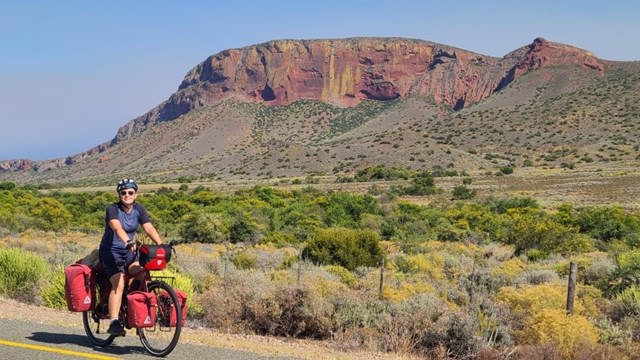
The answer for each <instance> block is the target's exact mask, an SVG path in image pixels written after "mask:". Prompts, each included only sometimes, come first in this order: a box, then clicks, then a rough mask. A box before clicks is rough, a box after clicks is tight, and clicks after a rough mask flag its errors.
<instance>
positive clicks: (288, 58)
mask: <svg viewBox="0 0 640 360" xmlns="http://www.w3.org/2000/svg"><path fill="white" fill-rule="evenodd" d="M566 63H569V64H576V65H579V66H585V67H588V68H591V69H594V71H600V72H602V71H604V65H603V64H602V62H601V61H600V60H599V59H597V58H596V57H595V56H593V55H592V54H591V53H589V52H588V51H585V50H581V49H577V48H574V47H571V46H568V45H562V44H557V43H552V42H548V41H546V40H544V39H542V38H538V39H535V40H534V42H533V43H532V44H531V45H528V46H525V47H522V48H520V49H517V50H515V51H513V52H511V53H510V54H507V55H506V56H505V57H503V58H495V57H490V56H485V55H480V54H476V53H473V52H470V51H465V50H461V49H457V48H453V47H450V46H446V45H440V44H436V43H432V42H428V41H423V40H413V39H401V38H351V39H338V40H276V41H270V42H267V43H264V44H259V45H255V46H248V47H245V48H241V49H231V50H225V51H222V52H220V53H218V54H215V55H213V56H211V57H209V58H208V59H206V60H205V61H204V62H202V63H200V64H198V65H197V66H196V67H195V68H193V69H192V70H191V71H189V72H188V73H187V75H186V76H185V78H184V80H183V81H182V84H181V85H180V87H179V89H178V91H177V92H176V93H174V94H173V95H171V97H170V98H169V99H168V100H167V101H165V102H163V103H162V104H160V105H158V106H157V107H156V108H154V109H152V110H150V111H149V112H148V113H146V114H145V115H143V116H140V117H138V118H136V119H134V120H132V121H130V122H129V123H127V124H126V125H124V126H123V127H121V128H120V129H119V131H118V133H117V135H116V136H115V137H114V139H113V140H112V141H110V142H107V143H104V144H101V145H99V146H96V147H94V148H92V149H90V150H89V151H87V152H84V153H81V154H77V155H74V156H71V157H68V158H66V159H58V161H51V160H49V161H45V162H37V163H31V162H29V163H26V162H25V163H22V162H21V161H18V162H19V163H16V161H14V162H12V163H9V162H5V163H2V164H0V171H8V170H9V171H10V170H12V169H33V170H38V169H40V168H51V167H56V166H65V165H69V164H73V163H74V162H77V161H81V160H82V159H83V158H85V157H88V156H91V155H94V154H96V153H100V152H102V151H104V150H105V149H106V148H108V147H110V146H112V145H114V144H116V143H118V142H120V141H121V140H123V139H126V138H128V137H131V136H133V135H135V134H137V133H139V132H142V131H144V130H146V129H148V128H149V127H151V126H153V125H154V124H156V123H158V122H161V121H170V120H173V119H176V118H177V117H179V116H180V115H183V114H185V113H187V112H189V111H190V110H192V109H195V108H198V107H200V106H205V105H208V104H213V103H216V102H218V101H220V100H223V99H227V98H234V99H236V100H238V101H247V102H262V103H265V104H269V105H283V104H289V103H291V102H294V101H296V100H299V99H317V100H321V101H324V102H327V103H330V104H334V105H337V106H354V105H356V104H358V103H359V102H360V101H362V100H363V99H376V100H390V99H395V98H399V97H405V96H408V95H422V96H428V97H432V98H433V99H434V100H435V101H436V102H439V103H444V104H447V105H450V106H452V107H453V108H455V109H461V108H463V107H465V106H468V105H469V104H472V103H475V102H478V101H480V100H482V99H484V98H486V97H488V96H490V95H491V94H492V93H493V92H495V91H497V90H500V89H501V88H503V87H504V86H506V85H508V84H509V83H511V82H513V81H514V80H516V79H517V78H518V77H520V76H522V75H523V74H525V73H527V72H528V71H530V70H532V69H537V68H540V67H544V66H550V65H557V64H566Z"/></svg>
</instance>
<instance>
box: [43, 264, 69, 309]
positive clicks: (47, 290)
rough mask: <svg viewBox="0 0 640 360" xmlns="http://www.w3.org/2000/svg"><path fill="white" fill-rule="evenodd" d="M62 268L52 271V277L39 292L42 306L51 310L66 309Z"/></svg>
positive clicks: (58, 267)
mask: <svg viewBox="0 0 640 360" xmlns="http://www.w3.org/2000/svg"><path fill="white" fill-rule="evenodd" d="M64 282H65V277H64V267H62V266H57V267H56V268H55V269H54V270H53V274H52V277H51V278H50V279H49V281H48V282H47V284H46V285H45V286H44V287H43V288H42V289H41V290H40V298H42V304H43V305H44V306H46V307H49V308H53V309H66V308H67V301H66V299H65V295H64Z"/></svg>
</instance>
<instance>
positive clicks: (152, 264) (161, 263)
mask: <svg viewBox="0 0 640 360" xmlns="http://www.w3.org/2000/svg"><path fill="white" fill-rule="evenodd" d="M170 259H171V246H170V245H165V244H162V245H147V244H144V245H142V246H140V265H142V266H144V267H145V268H146V269H147V270H162V269H164V268H165V267H166V266H167V263H168V262H169V260H170Z"/></svg>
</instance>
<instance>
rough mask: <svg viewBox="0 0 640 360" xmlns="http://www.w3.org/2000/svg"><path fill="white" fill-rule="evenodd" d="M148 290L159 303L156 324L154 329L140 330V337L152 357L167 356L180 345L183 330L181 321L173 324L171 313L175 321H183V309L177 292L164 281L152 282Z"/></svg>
mask: <svg viewBox="0 0 640 360" xmlns="http://www.w3.org/2000/svg"><path fill="white" fill-rule="evenodd" d="M148 289H149V292H153V293H154V294H155V296H156V299H157V303H158V306H157V307H156V323H155V324H154V325H153V326H152V327H148V328H139V329H138V336H139V337H140V341H141V342H142V346H144V348H145V349H147V351H148V352H149V353H150V354H151V355H154V356H167V355H168V354H169V353H171V351H173V349H174V348H175V347H176V345H178V339H179V338H180V331H181V330H182V322H181V321H174V322H173V323H172V321H171V313H172V312H173V316H174V319H181V318H182V309H181V308H180V303H179V300H178V296H177V295H176V293H175V291H173V288H172V287H171V286H169V284H167V283H165V282H164V281H152V282H151V283H149V285H148ZM161 294H162V296H161ZM172 325H173V326H172Z"/></svg>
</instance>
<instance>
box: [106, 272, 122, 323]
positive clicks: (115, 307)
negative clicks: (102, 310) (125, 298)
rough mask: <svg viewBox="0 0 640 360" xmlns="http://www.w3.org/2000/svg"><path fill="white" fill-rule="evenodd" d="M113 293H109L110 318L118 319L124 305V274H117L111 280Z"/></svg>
mask: <svg viewBox="0 0 640 360" xmlns="http://www.w3.org/2000/svg"><path fill="white" fill-rule="evenodd" d="M109 280H110V281H111V292H110V293H109V318H110V319H111V320H114V319H116V320H117V319H118V313H119V312H120V305H122V293H123V292H124V273H117V274H115V275H113V276H111V278H110V279H109Z"/></svg>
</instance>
